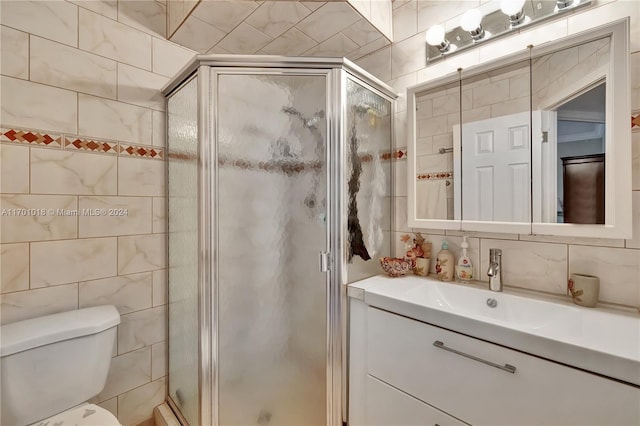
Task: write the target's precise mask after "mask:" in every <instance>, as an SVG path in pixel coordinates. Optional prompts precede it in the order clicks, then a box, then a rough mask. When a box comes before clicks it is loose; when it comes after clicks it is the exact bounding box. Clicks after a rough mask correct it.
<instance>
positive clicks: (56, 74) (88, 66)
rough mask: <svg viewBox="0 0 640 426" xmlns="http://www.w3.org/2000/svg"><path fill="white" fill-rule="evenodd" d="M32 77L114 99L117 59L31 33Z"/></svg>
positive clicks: (34, 79) (37, 80)
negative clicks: (107, 57)
mask: <svg viewBox="0 0 640 426" xmlns="http://www.w3.org/2000/svg"><path fill="white" fill-rule="evenodd" d="M29 57H30V67H29V69H30V72H31V81H36V82H39V83H44V84H48V85H50V86H57V87H62V88H64V89H69V90H74V91H77V92H83V93H89V94H92V95H96V96H102V97H105V98H112V99H115V97H116V62H115V61H112V60H110V59H106V58H103V57H102V56H98V55H93V54H91V53H88V52H84V51H82V50H79V49H75V48H72V47H69V46H66V45H64V44H60V43H56V42H53V41H49V40H46V39H43V38H40V37H33V36H32V37H31V45H30V54H29Z"/></svg>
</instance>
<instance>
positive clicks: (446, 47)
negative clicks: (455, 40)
mask: <svg viewBox="0 0 640 426" xmlns="http://www.w3.org/2000/svg"><path fill="white" fill-rule="evenodd" d="M427 43H428V44H429V45H431V46H435V47H437V48H438V50H439V51H440V53H448V52H449V51H450V50H452V49H451V43H449V40H447V39H446V37H445V34H444V27H443V26H442V25H434V26H432V27H431V28H429V30H427Z"/></svg>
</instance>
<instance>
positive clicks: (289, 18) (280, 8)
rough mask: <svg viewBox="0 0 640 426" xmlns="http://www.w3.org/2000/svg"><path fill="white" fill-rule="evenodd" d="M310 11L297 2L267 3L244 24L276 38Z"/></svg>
mask: <svg viewBox="0 0 640 426" xmlns="http://www.w3.org/2000/svg"><path fill="white" fill-rule="evenodd" d="M310 13H311V10H309V9H307V8H306V7H304V6H303V5H302V3H300V2H297V1H295V2H294V1H290V2H287V1H267V2H264V3H262V4H261V5H260V6H259V7H258V9H256V10H255V11H254V12H253V13H252V14H251V15H249V17H247V19H246V21H245V22H246V23H248V24H249V25H251V26H252V27H254V28H255V29H257V30H259V31H261V32H262V33H264V34H266V35H268V36H270V37H273V38H275V37H278V36H280V35H281V34H282V33H284V32H285V31H287V30H289V29H290V28H291V27H293V26H294V25H295V24H297V23H298V22H299V21H301V20H302V19H303V18H305V17H307V16H308V15H309V14H310Z"/></svg>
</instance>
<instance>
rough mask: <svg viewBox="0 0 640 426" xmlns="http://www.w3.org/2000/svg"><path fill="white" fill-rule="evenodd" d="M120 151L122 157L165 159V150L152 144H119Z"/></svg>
mask: <svg viewBox="0 0 640 426" xmlns="http://www.w3.org/2000/svg"><path fill="white" fill-rule="evenodd" d="M118 153H119V154H120V156H121V157H122V156H124V157H127V156H128V157H141V158H159V159H164V150H163V149H159V148H156V147H151V146H143V145H126V144H125V145H123V144H118Z"/></svg>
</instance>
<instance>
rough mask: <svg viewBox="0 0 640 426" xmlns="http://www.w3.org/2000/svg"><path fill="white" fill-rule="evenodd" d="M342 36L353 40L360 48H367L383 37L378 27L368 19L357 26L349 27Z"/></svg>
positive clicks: (357, 23) (359, 22)
mask: <svg viewBox="0 0 640 426" xmlns="http://www.w3.org/2000/svg"><path fill="white" fill-rule="evenodd" d="M342 34H344V35H345V36H347V37H348V38H349V39H351V40H353V41H354V42H355V43H356V44H357V45H358V47H361V46H366V45H367V44H369V43H372V42H374V41H376V40H378V39H379V38H381V37H382V35H381V34H380V32H379V31H378V30H377V29H376V27H374V26H373V25H371V23H370V22H369V21H367V20H366V19H360V20H359V21H358V22H356V23H355V24H353V25H350V26H348V27H347V28H345V29H344V30H342ZM383 38H384V37H383Z"/></svg>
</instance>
